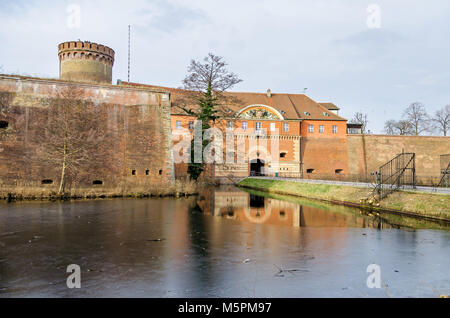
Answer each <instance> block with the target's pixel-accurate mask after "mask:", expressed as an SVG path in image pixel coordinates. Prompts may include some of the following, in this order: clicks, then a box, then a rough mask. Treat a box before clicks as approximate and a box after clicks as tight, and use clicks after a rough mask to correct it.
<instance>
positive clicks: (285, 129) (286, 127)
mask: <svg viewBox="0 0 450 318" xmlns="http://www.w3.org/2000/svg"><path fill="white" fill-rule="evenodd" d="M283 131H284V132H288V131H289V124H288V123H284V124H283Z"/></svg>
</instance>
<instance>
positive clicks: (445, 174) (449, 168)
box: [436, 154, 450, 188]
mask: <svg viewBox="0 0 450 318" xmlns="http://www.w3.org/2000/svg"><path fill="white" fill-rule="evenodd" d="M441 176H442V178H441V180H440V181H439V183H438V184H437V186H436V188H439V187H446V188H448V187H450V154H448V155H442V156H441Z"/></svg>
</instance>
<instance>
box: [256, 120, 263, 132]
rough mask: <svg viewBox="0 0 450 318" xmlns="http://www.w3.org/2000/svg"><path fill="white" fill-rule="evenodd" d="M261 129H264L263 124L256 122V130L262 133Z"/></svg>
mask: <svg viewBox="0 0 450 318" xmlns="http://www.w3.org/2000/svg"><path fill="white" fill-rule="evenodd" d="M261 128H262V124H261V123H260V122H256V123H255V130H256V131H260V130H261Z"/></svg>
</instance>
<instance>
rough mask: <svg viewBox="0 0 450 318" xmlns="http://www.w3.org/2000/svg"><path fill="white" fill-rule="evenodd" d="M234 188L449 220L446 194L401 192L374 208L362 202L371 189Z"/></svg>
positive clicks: (250, 182) (279, 184)
mask: <svg viewBox="0 0 450 318" xmlns="http://www.w3.org/2000/svg"><path fill="white" fill-rule="evenodd" d="M238 185H239V186H241V187H245V188H250V189H256V190H260V191H264V192H269V193H278V194H287V195H295V196H300V197H305V198H311V199H317V200H324V201H329V202H333V203H340V204H346V205H352V206H360V207H363V208H370V209H374V210H388V211H392V212H398V213H403V214H408V215H413V216H414V215H415V216H422V217H429V218H435V219H441V220H450V196H449V195H440V194H429V193H413V192H403V191H401V192H396V193H393V194H391V195H390V196H389V197H388V198H386V199H384V200H382V201H381V202H380V205H379V207H378V206H369V205H368V204H366V203H365V200H366V199H367V198H368V197H369V196H370V195H371V193H372V191H371V189H364V188H356V187H348V186H339V185H330V184H310V183H298V182H290V181H277V180H264V179H251V178H249V179H245V180H243V181H241V182H240V183H239V184H238Z"/></svg>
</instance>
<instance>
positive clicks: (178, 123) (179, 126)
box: [177, 120, 182, 129]
mask: <svg viewBox="0 0 450 318" xmlns="http://www.w3.org/2000/svg"><path fill="white" fill-rule="evenodd" d="M181 127H182V126H181V121H178V120H177V129H181Z"/></svg>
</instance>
